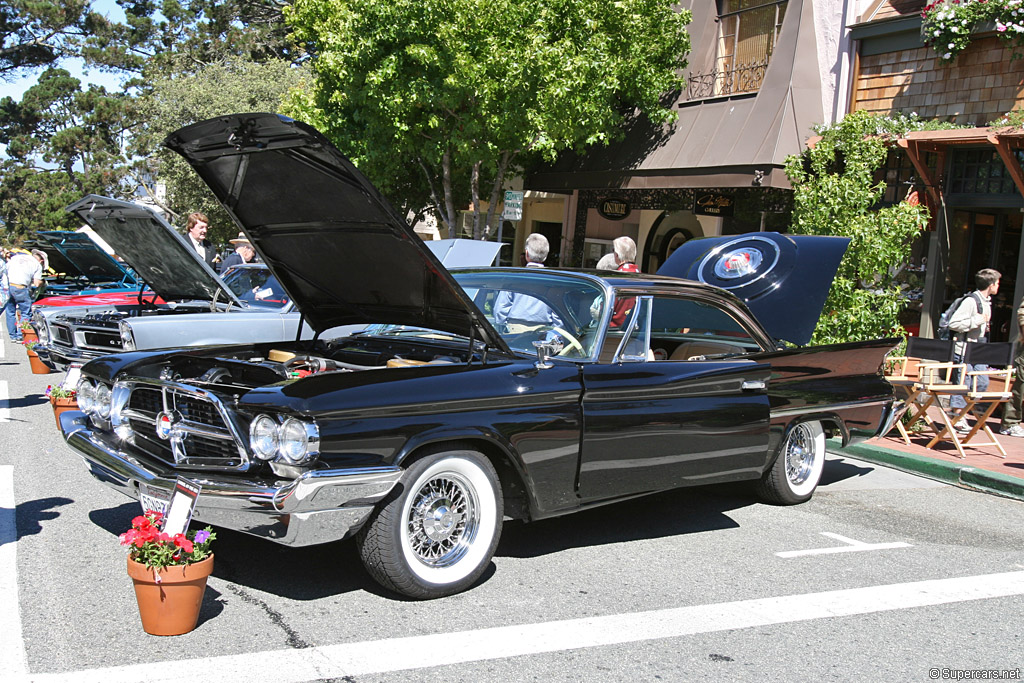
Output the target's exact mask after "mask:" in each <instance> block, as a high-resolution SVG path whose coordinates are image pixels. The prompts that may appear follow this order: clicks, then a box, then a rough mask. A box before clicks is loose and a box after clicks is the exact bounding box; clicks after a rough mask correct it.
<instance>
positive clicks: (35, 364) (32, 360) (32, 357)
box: [22, 341, 50, 375]
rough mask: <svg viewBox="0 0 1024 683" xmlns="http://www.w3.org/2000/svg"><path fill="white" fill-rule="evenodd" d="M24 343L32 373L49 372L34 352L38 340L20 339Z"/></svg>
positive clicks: (42, 373) (44, 373) (43, 373)
mask: <svg viewBox="0 0 1024 683" xmlns="http://www.w3.org/2000/svg"><path fill="white" fill-rule="evenodd" d="M22 343H23V344H24V345H25V353H27V354H28V365H29V367H30V368H32V374H33V375H47V374H49V373H50V368H49V366H47V365H46V363H44V362H43V360H42V359H41V358H40V357H39V354H38V353H36V347H37V346H38V345H39V342H38V341H22Z"/></svg>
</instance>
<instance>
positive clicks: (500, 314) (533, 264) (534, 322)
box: [494, 232, 562, 336]
mask: <svg viewBox="0 0 1024 683" xmlns="http://www.w3.org/2000/svg"><path fill="white" fill-rule="evenodd" d="M550 250H551V247H550V245H549V244H548V238H547V237H545V236H544V235H541V234H540V233H536V232H535V233H532V234H530V235H529V236H528V237H527V238H526V267H527V268H543V267H544V261H545V259H547V257H548V252H549V251H550ZM494 322H495V323H497V324H498V325H499V326H500V325H504V326H505V329H506V330H507V331H508V332H509V333H510V334H520V333H522V332H532V331H534V330H536V329H539V328H540V327H542V326H545V325H547V326H549V327H562V319H561V318H559V317H558V314H557V313H555V312H554V311H553V310H551V307H550V306H548V305H547V304H546V303H544V302H543V301H541V300H540V299H537V298H536V297H532V296H530V295H529V294H520V293H517V292H508V291H505V292H501V293H500V294H498V297H497V299H496V300H495V302H494ZM551 336H554V335H551Z"/></svg>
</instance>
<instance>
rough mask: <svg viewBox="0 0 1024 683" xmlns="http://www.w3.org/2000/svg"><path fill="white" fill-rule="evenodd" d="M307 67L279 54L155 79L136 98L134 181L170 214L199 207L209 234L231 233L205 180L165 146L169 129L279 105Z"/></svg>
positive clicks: (216, 237)
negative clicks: (157, 184)
mask: <svg viewBox="0 0 1024 683" xmlns="http://www.w3.org/2000/svg"><path fill="white" fill-rule="evenodd" d="M304 77H308V70H307V69H304V68H301V67H294V66H292V65H291V64H289V63H288V62H286V61H283V60H279V59H272V60H268V61H266V62H263V63H255V62H251V61H241V60H239V61H231V62H224V63H216V64H211V65H209V66H206V67H204V68H202V69H200V70H198V71H197V72H196V73H194V74H193V75H192V76H191V77H189V78H175V77H167V78H161V79H158V80H156V81H155V82H154V83H153V84H152V89H151V92H150V93H149V94H148V95H147V96H146V97H144V98H142V99H141V100H140V101H139V113H140V119H141V121H143V122H144V123H143V124H141V126H140V128H139V129H138V130H136V137H135V140H134V142H133V151H134V157H135V159H136V161H135V163H134V164H133V167H132V169H131V177H132V180H133V182H134V183H137V184H138V185H139V186H140V187H142V188H144V189H145V191H146V192H147V193H148V194H149V196H150V197H152V198H153V199H154V200H156V201H157V202H158V203H159V204H161V205H162V206H163V208H164V209H166V210H167V211H168V212H169V213H170V214H171V216H172V217H175V216H181V215H187V214H188V213H190V212H192V211H202V212H204V213H206V214H207V216H209V218H210V234H209V237H210V239H212V240H213V241H214V243H217V242H218V241H222V242H223V241H227V240H228V239H229V238H232V237H235V235H236V234H237V232H238V231H237V228H235V227H234V224H233V223H232V222H231V219H230V217H229V216H228V215H227V212H226V211H225V210H224V209H223V207H221V206H220V204H219V203H218V202H217V199H216V198H215V197H214V196H213V193H212V192H210V189H209V188H208V187H207V186H206V184H205V183H204V182H203V181H202V180H201V179H200V178H199V176H198V175H196V173H195V171H193V170H192V168H191V167H190V166H189V165H188V164H187V163H185V161H184V160H183V159H182V158H181V157H179V156H178V155H177V154H175V153H173V152H171V151H169V150H167V149H165V148H163V147H162V146H161V143H162V142H163V140H164V138H165V137H166V136H167V134H168V133H170V132H172V131H174V130H176V129H178V128H180V127H181V126H184V125H188V124H190V123H194V122H196V121H202V120H204V119H208V118H212V117H214V116H218V115H220V114H224V113H231V112H240V111H269V112H276V111H279V110H280V109H281V103H282V101H283V99H284V98H285V96H286V94H287V93H288V92H289V90H291V89H293V88H299V87H300V86H301V84H302V82H303V78H304ZM157 179H159V181H160V182H161V183H163V184H164V185H165V186H166V188H167V193H166V200H164V199H162V198H161V197H160V195H159V194H158V193H157V192H156V188H155V187H154V184H155V181H156V180H157Z"/></svg>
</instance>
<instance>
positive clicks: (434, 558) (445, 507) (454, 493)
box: [406, 473, 480, 568]
mask: <svg viewBox="0 0 1024 683" xmlns="http://www.w3.org/2000/svg"><path fill="white" fill-rule="evenodd" d="M479 528H480V505H479V503H478V502H477V497H476V492H475V491H474V489H473V487H472V485H471V484H470V483H469V482H468V481H466V480H465V479H464V478H462V477H460V476H458V475H456V474H454V473H446V474H445V475H443V476H438V477H435V478H433V479H430V480H429V481H427V482H426V483H425V484H424V485H423V486H422V487H421V488H420V489H419V490H418V491H417V492H416V493H415V494H414V495H413V498H412V506H411V507H410V509H409V518H408V520H407V522H406V533H407V534H408V538H409V547H410V549H411V550H412V552H413V554H414V555H415V557H416V558H417V559H418V560H419V561H420V562H422V563H423V564H425V565H427V566H428V567H437V568H441V567H449V566H451V565H453V564H455V563H456V562H458V561H459V560H460V559H462V558H463V557H464V556H465V554H466V552H467V551H468V549H469V547H470V546H471V545H472V543H473V539H475V538H476V534H477V530H478V529H479Z"/></svg>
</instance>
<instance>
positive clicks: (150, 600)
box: [120, 510, 217, 636]
mask: <svg viewBox="0 0 1024 683" xmlns="http://www.w3.org/2000/svg"><path fill="white" fill-rule="evenodd" d="M163 523H164V515H163V513H161V512H158V511H156V510H147V511H146V513H145V514H143V515H139V516H138V517H136V518H135V519H133V520H132V528H131V529H129V530H128V531H126V532H125V533H123V534H121V536H120V538H121V545H124V546H128V547H129V549H130V552H129V553H128V575H129V576H131V578H132V581H133V583H134V584H135V598H136V600H137V602H138V604H139V616H140V617H141V618H142V628H143V630H145V631H146V633H149V634H152V635H156V636H176V635H181V634H182V633H188V632H189V631H191V630H192V629H194V628H195V627H196V623H197V622H198V621H199V607H200V606H201V605H202V602H203V593H204V592H205V591H206V580H207V578H208V577H209V576H210V573H211V572H212V571H213V552H212V551H211V550H210V543H211V542H213V540H214V539H215V538H216V537H217V535H216V534H215V533H213V529H211V528H210V527H206V528H205V529H203V530H201V531H194V530H189V531H188V532H187V533H184V534H174V535H173V536H171V535H170V534H167V533H164V531H163Z"/></svg>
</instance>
